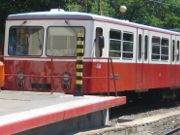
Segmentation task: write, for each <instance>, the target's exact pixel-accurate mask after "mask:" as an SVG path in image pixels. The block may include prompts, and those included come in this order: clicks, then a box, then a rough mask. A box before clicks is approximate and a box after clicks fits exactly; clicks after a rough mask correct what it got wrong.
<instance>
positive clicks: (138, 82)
mask: <svg viewBox="0 0 180 135" xmlns="http://www.w3.org/2000/svg"><path fill="white" fill-rule="evenodd" d="M136 43H137V47H136V48H137V51H136V52H137V55H136V56H137V64H136V67H137V70H136V87H137V89H139V90H141V89H142V86H143V84H142V80H143V72H142V71H143V48H144V47H143V30H142V29H138V30H137V41H136Z"/></svg>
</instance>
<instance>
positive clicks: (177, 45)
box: [177, 41, 180, 61]
mask: <svg viewBox="0 0 180 135" xmlns="http://www.w3.org/2000/svg"><path fill="white" fill-rule="evenodd" d="M179 48H180V47H179V41H177V61H179V60H180V59H179V56H180V54H179V53H180V52H179Z"/></svg>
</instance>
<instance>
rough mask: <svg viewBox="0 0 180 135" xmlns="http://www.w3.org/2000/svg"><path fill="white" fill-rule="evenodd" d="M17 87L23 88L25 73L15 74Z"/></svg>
mask: <svg viewBox="0 0 180 135" xmlns="http://www.w3.org/2000/svg"><path fill="white" fill-rule="evenodd" d="M16 78H17V85H18V86H19V87H23V86H24V80H25V73H24V72H23V71H19V72H17V76H16Z"/></svg>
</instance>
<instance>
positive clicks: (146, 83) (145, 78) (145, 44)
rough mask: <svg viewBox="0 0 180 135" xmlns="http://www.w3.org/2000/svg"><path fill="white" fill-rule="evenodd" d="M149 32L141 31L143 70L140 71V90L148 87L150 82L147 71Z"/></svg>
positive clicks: (149, 73)
mask: <svg viewBox="0 0 180 135" xmlns="http://www.w3.org/2000/svg"><path fill="white" fill-rule="evenodd" d="M149 43H150V40H149V31H148V30H144V31H143V55H142V62H143V70H142V74H143V75H142V84H143V85H142V88H143V89H147V88H149V87H150V85H151V84H150V83H149V82H150V81H151V78H150V76H151V72H150V70H149V52H150V49H149Z"/></svg>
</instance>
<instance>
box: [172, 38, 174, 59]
mask: <svg viewBox="0 0 180 135" xmlns="http://www.w3.org/2000/svg"><path fill="white" fill-rule="evenodd" d="M172 61H173V62H174V61H175V40H173V42H172Z"/></svg>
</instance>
